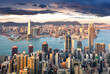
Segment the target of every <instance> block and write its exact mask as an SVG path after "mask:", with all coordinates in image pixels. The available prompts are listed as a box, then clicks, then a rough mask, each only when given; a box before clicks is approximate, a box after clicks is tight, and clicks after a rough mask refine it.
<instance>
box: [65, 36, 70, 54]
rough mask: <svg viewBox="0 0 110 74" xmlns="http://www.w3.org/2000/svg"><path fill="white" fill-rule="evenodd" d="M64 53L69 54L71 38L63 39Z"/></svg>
mask: <svg viewBox="0 0 110 74" xmlns="http://www.w3.org/2000/svg"><path fill="white" fill-rule="evenodd" d="M65 51H66V52H71V36H70V35H67V36H66V38H65Z"/></svg>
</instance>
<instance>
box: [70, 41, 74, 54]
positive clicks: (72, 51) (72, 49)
mask: <svg viewBox="0 0 110 74" xmlns="http://www.w3.org/2000/svg"><path fill="white" fill-rule="evenodd" d="M71 53H72V54H74V40H73V39H72V48H71Z"/></svg>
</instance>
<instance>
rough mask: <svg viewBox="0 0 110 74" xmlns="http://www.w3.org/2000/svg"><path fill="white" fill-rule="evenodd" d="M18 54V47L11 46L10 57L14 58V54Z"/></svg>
mask: <svg viewBox="0 0 110 74" xmlns="http://www.w3.org/2000/svg"><path fill="white" fill-rule="evenodd" d="M17 53H18V47H17V46H13V47H12V56H14V54H17Z"/></svg>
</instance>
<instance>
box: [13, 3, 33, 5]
mask: <svg viewBox="0 0 110 74" xmlns="http://www.w3.org/2000/svg"><path fill="white" fill-rule="evenodd" d="M14 5H31V4H29V3H16V4H14Z"/></svg>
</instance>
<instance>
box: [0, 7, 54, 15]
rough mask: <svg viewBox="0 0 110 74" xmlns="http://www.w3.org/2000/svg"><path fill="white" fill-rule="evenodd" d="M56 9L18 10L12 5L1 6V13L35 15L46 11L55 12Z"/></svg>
mask: <svg viewBox="0 0 110 74" xmlns="http://www.w3.org/2000/svg"><path fill="white" fill-rule="evenodd" d="M55 12H56V11H52V10H41V11H31V10H20V9H19V10H17V9H12V8H10V7H5V8H0V14H4V15H8V14H14V15H34V14H45V13H55Z"/></svg>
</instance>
